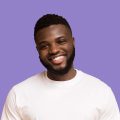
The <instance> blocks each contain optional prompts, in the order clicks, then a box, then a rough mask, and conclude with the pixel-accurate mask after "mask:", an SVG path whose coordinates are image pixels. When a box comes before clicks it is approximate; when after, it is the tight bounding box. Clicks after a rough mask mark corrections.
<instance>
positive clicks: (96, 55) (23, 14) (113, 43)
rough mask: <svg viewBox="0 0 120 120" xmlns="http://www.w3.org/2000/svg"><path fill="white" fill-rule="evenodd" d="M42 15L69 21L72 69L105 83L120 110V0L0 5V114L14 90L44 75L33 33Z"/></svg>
mask: <svg viewBox="0 0 120 120" xmlns="http://www.w3.org/2000/svg"><path fill="white" fill-rule="evenodd" d="M46 13H56V14H59V15H63V16H64V17H65V18H66V19H67V20H68V21H69V23H70V25H71V27H72V30H73V34H74V37H75V40H76V41H75V42H76V58H75V62H74V63H75V66H76V68H78V69H81V70H83V71H84V72H86V73H89V74H91V75H93V76H96V77H98V78H100V79H101V80H103V81H104V82H105V83H107V84H108V85H109V86H110V87H111V88H112V90H113V92H114V94H115V96H116V99H117V102H118V105H119V107H120V81H119V80H120V53H119V52H120V0H79V1H77V0H19V1H18V0H10V1H9V0H0V113H1V111H2V107H3V104H4V101H5V98H6V96H7V94H8V91H9V90H10V89H11V87H12V86H13V85H15V84H17V83H19V82H21V81H23V80H24V79H26V78H28V77H29V76H31V75H33V74H36V73H38V72H40V71H42V70H44V67H43V66H42V65H41V64H40V63H39V59H38V54H37V51H36V49H35V44H34V39H33V28H34V24H35V22H36V20H37V19H38V18H39V17H40V16H42V15H44V14H46Z"/></svg>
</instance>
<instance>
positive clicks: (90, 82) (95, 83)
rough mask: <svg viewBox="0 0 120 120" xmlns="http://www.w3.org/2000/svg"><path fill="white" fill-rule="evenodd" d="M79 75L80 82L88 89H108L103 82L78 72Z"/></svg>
mask: <svg viewBox="0 0 120 120" xmlns="http://www.w3.org/2000/svg"><path fill="white" fill-rule="evenodd" d="M78 72H79V75H81V79H82V81H83V82H84V83H85V84H86V85H87V86H89V87H91V88H96V89H110V86H109V85H108V84H107V83H105V82H104V81H103V80H101V79H99V78H97V77H95V76H93V75H90V74H88V73H86V72H83V71H81V70H78Z"/></svg>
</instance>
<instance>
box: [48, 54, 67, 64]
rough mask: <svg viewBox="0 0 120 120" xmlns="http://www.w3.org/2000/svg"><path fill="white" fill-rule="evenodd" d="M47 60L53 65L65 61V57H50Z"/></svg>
mask: <svg viewBox="0 0 120 120" xmlns="http://www.w3.org/2000/svg"><path fill="white" fill-rule="evenodd" d="M49 60H50V62H51V63H53V64H60V63H62V62H63V61H64V60H65V56H64V55H60V56H52V57H50V58H49Z"/></svg>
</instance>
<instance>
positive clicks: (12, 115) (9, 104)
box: [1, 89, 21, 120]
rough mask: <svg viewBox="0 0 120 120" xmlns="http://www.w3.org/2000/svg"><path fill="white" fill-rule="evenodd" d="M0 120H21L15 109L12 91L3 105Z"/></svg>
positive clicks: (14, 97)
mask: <svg viewBox="0 0 120 120" xmlns="http://www.w3.org/2000/svg"><path fill="white" fill-rule="evenodd" d="M1 120H21V119H20V116H19V114H18V111H17V107H16V96H15V94H14V90H13V89H12V90H11V91H10V92H9V94H8V96H7V99H6V102H5V104H4V108H3V112H2V116H1Z"/></svg>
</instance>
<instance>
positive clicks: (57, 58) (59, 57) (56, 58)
mask: <svg viewBox="0 0 120 120" xmlns="http://www.w3.org/2000/svg"><path fill="white" fill-rule="evenodd" d="M62 57H63V56H58V57H55V58H54V59H53V60H59V59H61V58H62Z"/></svg>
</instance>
